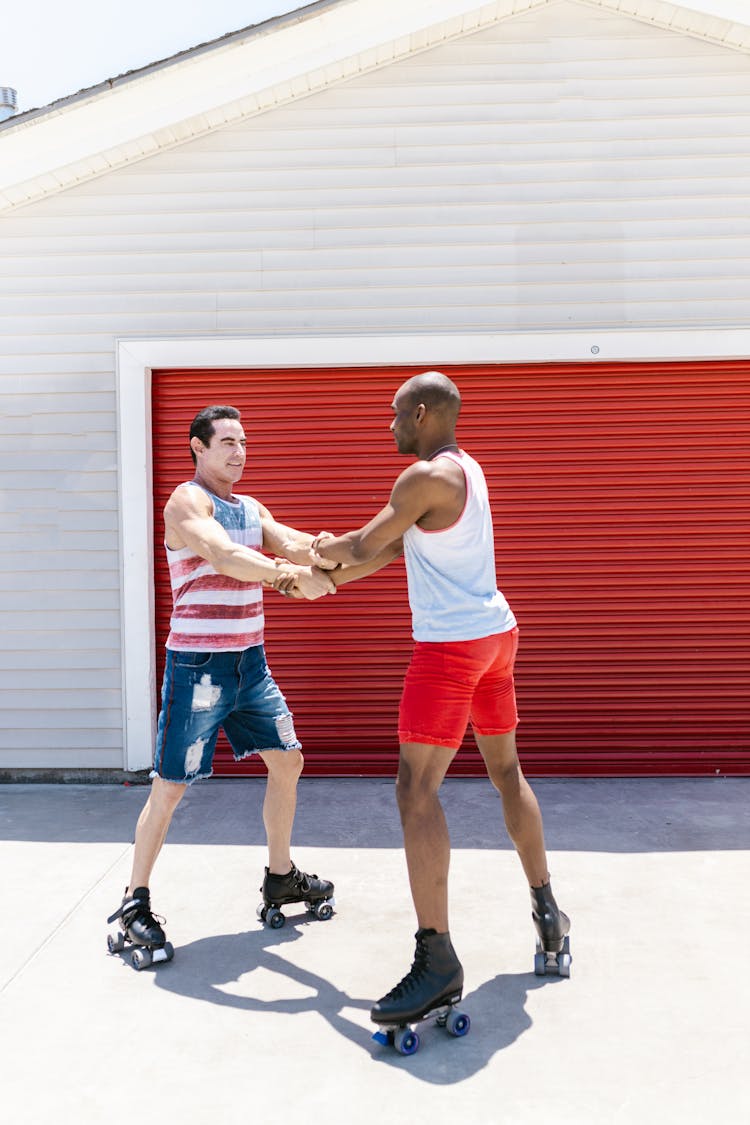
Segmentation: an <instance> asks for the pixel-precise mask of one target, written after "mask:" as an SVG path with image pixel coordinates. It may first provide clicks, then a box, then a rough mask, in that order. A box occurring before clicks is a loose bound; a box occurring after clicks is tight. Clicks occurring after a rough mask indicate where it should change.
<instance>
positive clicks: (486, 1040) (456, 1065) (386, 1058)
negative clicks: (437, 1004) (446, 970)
mask: <svg viewBox="0 0 750 1125" xmlns="http://www.w3.org/2000/svg"><path fill="white" fill-rule="evenodd" d="M558 983H560V978H559V977H537V976H535V975H534V974H533V973H500V974H498V976H496V977H493V979H492V980H489V981H485V983H484V984H482V985H480V986H479V988H477V989H476V990H475V991H474V992H469V993H467V994H466V995H465V996H464V998H463V999H462V1001H461V1003H460V1005H459V1008H460V1009H461V1011H462V1012H466V1013H467V1014H468V1015H469V1017H470V1019H471V1029H470V1031H469V1033H468V1035H466V1037H465V1038H459V1039H455V1038H453V1037H452V1036H451V1035H449V1034H448V1033H447V1032H446V1031H445V1029H444V1028H440V1027H438V1026H437V1025H436V1024H435V1021H434V1019H429V1020H423V1021H422V1022H421V1023H420V1024H419V1025H418V1033H419V1038H420V1040H421V1046H420V1048H419V1051H418V1052H417V1053H416V1054H415V1055H410V1056H408V1057H404V1056H402V1055H399V1054H398V1052H397V1051H395V1050H394V1049H393V1048H392V1047H382V1046H379V1045H378V1044H375V1043H373V1044H372V1054H373V1057H374V1058H376V1059H377V1061H378V1062H383V1063H387V1064H388V1065H390V1066H397V1067H398V1068H399V1069H402V1070H405V1071H408V1072H409V1073H410V1074H411V1075H413V1077H414V1078H419V1079H421V1080H422V1081H423V1082H429V1083H431V1084H432V1085H435V1086H449V1085H454V1084H456V1083H458V1082H463V1081H464V1080H465V1079H466V1078H470V1077H471V1076H472V1075H474V1074H476V1073H478V1072H479V1071H480V1070H483V1069H484V1068H485V1067H486V1066H487V1064H488V1063H489V1062H490V1060H491V1059H492V1058H493V1056H494V1055H496V1054H497V1052H498V1051H503V1050H505V1049H506V1047H510V1046H511V1044H513V1043H515V1041H516V1040H517V1039H518V1038H519V1037H520V1036H521V1035H523V1033H524V1032H525V1031H528V1030H529V1028H530V1027H531V1025H532V1019H531V1016H530V1015H529V1014H528V1012H527V1011H526V1008H525V1004H526V997H527V996H528V995H529V993H530V992H534V991H536V989H538V988H543V987H545V986H550V985H553V984H558Z"/></svg>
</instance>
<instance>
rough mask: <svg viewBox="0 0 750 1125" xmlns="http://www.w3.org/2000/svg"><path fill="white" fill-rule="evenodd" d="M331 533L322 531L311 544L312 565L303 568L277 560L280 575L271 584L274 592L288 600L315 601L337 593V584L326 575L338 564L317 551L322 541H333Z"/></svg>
mask: <svg viewBox="0 0 750 1125" xmlns="http://www.w3.org/2000/svg"><path fill="white" fill-rule="evenodd" d="M333 538H334V536H333V535H331V533H330V531H321V532H320V534H319V535H316V537H315V539H314V540H313V542H312V543H311V544H310V565H309V566H301V565H299V564H297V563H291V562H289V560H288V559H283V558H277V559H274V562H275V564H276V566H277V568H278V571H279V573H278V575H277V577H276V578H274V580H273V581H272V582H270V583H269V585H271V586H272V587H273V589H274V590H278V592H279V593H280V594H284V596H285V597H288V598H305V599H307V601H315V600H316V598H322V597H324V596H325V595H326V594H335V593H336V584H335V582H334V581H333V579H332V578H331V577H330V576H329V575H328V574H326V573H325V572H326V571H327V570H336V568H337V566H338V565H339V564H338V563H335V562H331V561H330V559H322V558H321V557H320V555H318V554H317V552H316V551H315V547H316V545H317V543H319V542H320V541H321V540H322V539H333Z"/></svg>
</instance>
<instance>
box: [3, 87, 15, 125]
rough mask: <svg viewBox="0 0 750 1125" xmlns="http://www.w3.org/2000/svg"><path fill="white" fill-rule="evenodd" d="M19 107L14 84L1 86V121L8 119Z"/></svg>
mask: <svg viewBox="0 0 750 1125" xmlns="http://www.w3.org/2000/svg"><path fill="white" fill-rule="evenodd" d="M17 108H18V99H17V96H16V91H15V90H14V89H13V87H12V86H0V121H7V120H8V118H9V117H12V116H13V114H14V113H15V112H16V109H17Z"/></svg>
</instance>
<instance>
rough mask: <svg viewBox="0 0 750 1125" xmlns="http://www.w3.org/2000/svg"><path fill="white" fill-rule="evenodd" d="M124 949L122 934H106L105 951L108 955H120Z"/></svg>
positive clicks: (123, 936)
mask: <svg viewBox="0 0 750 1125" xmlns="http://www.w3.org/2000/svg"><path fill="white" fill-rule="evenodd" d="M124 948H125V935H124V934H108V935H107V949H109V952H110V953H121V952H122V950H123V949H124Z"/></svg>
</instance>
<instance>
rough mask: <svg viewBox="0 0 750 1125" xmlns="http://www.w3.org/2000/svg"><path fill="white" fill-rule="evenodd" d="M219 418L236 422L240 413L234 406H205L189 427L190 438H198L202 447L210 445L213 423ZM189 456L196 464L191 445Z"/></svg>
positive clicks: (213, 430)
mask: <svg viewBox="0 0 750 1125" xmlns="http://www.w3.org/2000/svg"><path fill="white" fill-rule="evenodd" d="M219 418H232V419H233V420H234V421H236V422H238V421H239V419H240V412H239V410H237V408H236V407H234V406H206V407H204V409H203V410H201V411H200V413H198V414H196V416H195V418H193V421H192V423H191V426H190V438H191V440H192V439H193V438H194V437H197V438H199V439H200V440H201V441H202V442H203V444H204V445H206V446H208V445H210V444H211V438H212V437H213V436H214V434H215V432H216V431H215V429H214V422H216V421H218V419H219ZM190 456H191V457H192V458H193V464H194V465H195V464H196V463H197V458H196V456H195V453H194V452H193V447H192V445H191V446H190Z"/></svg>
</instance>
